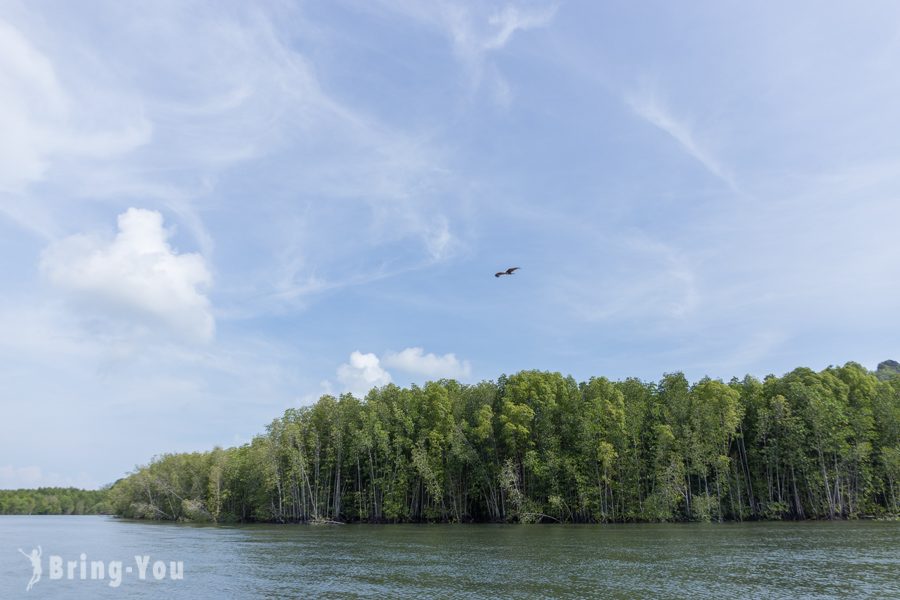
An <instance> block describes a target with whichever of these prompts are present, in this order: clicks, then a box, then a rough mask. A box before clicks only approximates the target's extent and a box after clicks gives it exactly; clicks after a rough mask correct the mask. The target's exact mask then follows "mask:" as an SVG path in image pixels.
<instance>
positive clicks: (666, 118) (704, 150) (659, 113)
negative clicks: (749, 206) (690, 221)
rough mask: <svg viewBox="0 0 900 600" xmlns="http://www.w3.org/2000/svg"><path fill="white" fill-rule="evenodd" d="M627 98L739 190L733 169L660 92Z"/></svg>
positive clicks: (690, 152)
mask: <svg viewBox="0 0 900 600" xmlns="http://www.w3.org/2000/svg"><path fill="white" fill-rule="evenodd" d="M625 100H626V103H627V104H628V106H629V107H630V108H631V110H632V111H634V113H635V114H636V115H637V116H639V117H641V118H642V119H644V120H646V121H647V122H648V123H650V124H651V125H653V126H655V127H657V128H659V129H660V130H662V131H663V132H665V133H667V134H668V135H670V136H671V137H672V138H673V139H674V140H675V141H677V142H678V143H679V144H680V145H681V147H682V149H683V150H684V151H685V152H687V153H688V154H689V155H690V156H691V157H693V158H694V159H695V160H696V161H697V162H699V163H700V164H701V165H703V167H704V168H705V169H706V170H707V171H709V172H710V173H712V174H713V175H714V176H716V177H717V178H718V179H720V180H721V181H723V182H725V183H726V184H727V185H728V187H729V188H731V189H732V190H733V191H736V192H737V191H739V190H738V186H737V184H736V182H735V180H734V176H733V174H732V173H731V172H730V170H729V169H728V168H727V167H726V166H725V165H723V164H722V162H721V161H720V160H719V158H718V157H717V156H715V155H714V154H713V153H712V152H711V151H710V149H709V147H708V146H707V145H706V144H704V143H703V142H702V141H701V140H700V139H698V137H697V134H696V132H695V131H694V128H693V127H692V126H691V125H690V124H689V123H688V122H687V121H685V120H684V119H680V118H677V117H676V116H675V115H673V114H672V111H671V110H670V109H669V107H668V106H666V105H665V103H664V102H663V101H662V100H660V99H659V97H658V96H657V95H656V94H653V93H650V92H643V93H640V94H631V95H629V96H627V97H626V99H625Z"/></svg>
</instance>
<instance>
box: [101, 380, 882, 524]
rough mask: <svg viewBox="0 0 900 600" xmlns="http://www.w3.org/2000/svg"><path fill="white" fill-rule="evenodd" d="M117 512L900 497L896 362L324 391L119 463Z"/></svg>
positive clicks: (575, 506)
mask: <svg viewBox="0 0 900 600" xmlns="http://www.w3.org/2000/svg"><path fill="white" fill-rule="evenodd" d="M110 499H111V502H112V503H113V506H114V509H115V511H116V512H117V513H118V514H121V515H123V516H127V517H137V518H154V519H172V520H182V519H191V520H212V521H225V520H238V521H275V522H304V521H322V520H336V521H369V522H398V521H457V522H458V521H519V522H529V521H531V522H533V521H566V522H610V521H665V520H725V519H734V520H737V519H784V518H789V519H804V518H817V519H818V518H855V517H861V516H869V515H876V516H885V515H897V514H898V513H900V377H889V378H884V379H881V378H880V377H877V376H876V375H875V374H873V373H871V372H869V371H867V370H866V369H864V368H863V367H861V366H860V365H858V364H855V363H848V364H847V365H845V366H843V367H830V368H828V369H825V370H824V371H822V372H820V373H816V372H814V371H812V370H810V369H806V368H800V369H796V370H795V371H792V372H791V373H788V374H787V375H785V376H783V377H775V376H769V377H767V378H766V379H765V380H764V381H759V380H757V379H755V378H753V377H749V376H748V377H745V378H744V379H743V380H737V379H735V380H732V381H731V382H730V383H723V382H722V381H717V380H712V379H703V380H701V381H699V382H696V383H694V384H693V385H691V384H690V383H689V382H688V381H687V379H685V377H684V376H683V375H682V374H680V373H675V374H669V375H666V376H664V377H663V378H662V380H661V381H660V382H659V383H645V382H642V381H639V380H637V379H627V380H625V381H620V382H612V381H609V380H607V379H605V378H602V377H600V378H593V379H591V380H590V381H587V382H585V383H580V384H579V383H577V382H576V381H575V380H574V379H572V378H571V377H564V376H562V375H560V374H559V373H546V372H538V371H524V372H521V373H517V374H515V375H512V376H509V377H507V376H502V377H500V379H499V380H498V381H497V382H496V383H495V382H482V383H478V384H475V385H461V384H459V383H457V382H455V381H439V382H434V383H428V384H426V385H425V386H424V387H415V386H414V387H412V388H411V389H401V388H399V387H396V386H394V385H388V386H385V387H383V388H380V389H375V390H372V391H371V392H370V393H369V394H368V395H367V397H366V399H365V401H361V400H359V399H357V398H355V397H353V396H351V395H343V396H341V397H340V398H334V397H332V396H323V397H322V398H321V399H320V400H319V401H318V402H317V403H316V404H315V405H313V406H310V407H305V408H292V409H289V410H287V411H286V412H285V413H284V415H283V416H282V417H281V418H278V419H275V420H274V421H272V423H271V424H270V425H269V426H268V427H267V430H266V433H265V434H263V435H260V436H258V437H256V438H255V439H254V440H253V441H252V442H251V443H249V444H246V445H244V446H241V447H238V448H229V449H219V448H217V449H215V450H213V451H211V452H206V453H194V454H170V455H164V456H161V457H159V458H157V459H156V460H154V461H153V462H152V463H151V464H150V465H148V466H145V467H143V468H140V469H138V470H137V471H136V472H134V473H133V474H131V475H129V476H128V477H127V478H125V479H123V480H120V481H119V482H118V483H117V484H116V485H115V486H114V487H113V489H112V490H111V492H110Z"/></svg>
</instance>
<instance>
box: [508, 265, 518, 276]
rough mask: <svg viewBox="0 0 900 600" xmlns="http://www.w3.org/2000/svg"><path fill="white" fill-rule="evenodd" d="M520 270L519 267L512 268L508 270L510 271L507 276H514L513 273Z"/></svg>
mask: <svg viewBox="0 0 900 600" xmlns="http://www.w3.org/2000/svg"><path fill="white" fill-rule="evenodd" d="M518 270H519V267H510V268H508V269H507V270H506V274H507V275H512V274H513V271H518Z"/></svg>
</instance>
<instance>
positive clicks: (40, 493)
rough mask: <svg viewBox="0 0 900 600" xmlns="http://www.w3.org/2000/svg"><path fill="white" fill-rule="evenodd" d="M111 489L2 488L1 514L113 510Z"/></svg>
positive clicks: (73, 512) (0, 498) (78, 513)
mask: <svg viewBox="0 0 900 600" xmlns="http://www.w3.org/2000/svg"><path fill="white" fill-rule="evenodd" d="M106 493H107V490H105V489H104V490H79V489H76V488H38V489H35V490H0V515H98V514H107V513H109V512H110V507H109V504H108V503H107V502H106Z"/></svg>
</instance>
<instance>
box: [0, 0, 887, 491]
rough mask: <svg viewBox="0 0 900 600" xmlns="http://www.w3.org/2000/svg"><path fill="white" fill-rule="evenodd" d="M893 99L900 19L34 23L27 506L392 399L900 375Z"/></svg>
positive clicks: (185, 14) (275, 12)
mask: <svg viewBox="0 0 900 600" xmlns="http://www.w3.org/2000/svg"><path fill="white" fill-rule="evenodd" d="M898 72H900V6H898V5H897V4H896V3H894V2H867V3H865V4H863V5H854V6H851V5H849V4H846V3H828V2H825V3H823V2H796V3H790V6H785V5H784V3H776V2H762V3H753V4H752V5H749V4H747V3H738V2H719V1H716V2H692V3H679V4H678V5H676V4H673V3H670V2H655V3H642V4H640V5H637V4H635V3H626V2H604V3H594V2H575V1H572V2H556V3H550V2H538V1H535V2H499V3H495V2H474V3H469V4H466V3H453V2H444V1H440V0H435V1H431V2H412V1H406V0H396V1H394V0H378V1H371V0H370V1H366V2H350V1H328V2H252V3H247V2H233V3H229V2H209V3H204V2H174V1H173V2H163V1H160V2H145V3H137V2H133V3H122V2H99V1H96V2H88V3H79V4H78V5H77V6H76V5H75V4H73V3H70V2H62V1H59V2H52V1H38V2H16V1H9V0H7V1H6V2H3V3H2V4H0V132H2V134H0V256H2V258H0V290H2V294H0V331H2V335H0V402H2V410H3V418H2V419H0V487H18V486H37V485H78V486H88V487H91V486H96V485H101V484H103V483H107V482H111V481H113V480H115V479H116V478H117V477H119V476H121V475H122V474H124V473H125V472H127V471H128V470H130V469H131V468H133V467H134V466H135V465H136V464H142V463H145V462H147V461H148V460H149V459H150V458H151V457H152V456H153V455H155V454H158V453H162V452H171V451H187V450H201V449H208V448H210V447H212V446H213V445H216V444H219V445H233V444H239V443H243V442H245V441H247V440H249V439H250V437H251V436H252V435H253V434H255V433H258V432H260V431H262V429H263V427H264V425H265V424H266V423H267V422H268V421H269V420H270V419H271V418H273V417H275V416H277V415H279V414H280V413H281V412H282V411H283V410H284V409H285V408H287V407H291V406H299V405H304V404H308V403H310V402H312V401H313V400H314V399H315V398H317V397H318V396H319V395H320V394H322V393H326V392H331V393H340V392H343V391H354V392H357V393H359V392H362V391H364V390H366V389H367V388H368V387H370V386H372V385H381V384H384V383H387V382H388V381H392V382H395V383H398V384H401V385H406V384H409V383H422V382H424V381H426V380H428V379H433V378H438V377H456V378H458V379H461V380H463V381H466V382H475V381H479V380H481V379H486V378H490V379H492V378H495V377H496V376H498V375H499V374H501V373H504V372H507V373H509V372H514V371H517V370H520V369H528V368H539V369H547V370H559V371H562V372H564V373H570V374H572V375H574V376H575V377H577V378H579V379H586V378H588V377H590V376H592V375H606V376H609V377H612V378H616V379H618V378H624V377H628V376H639V377H642V378H645V379H651V380H655V379H658V378H659V377H660V376H661V375H662V374H663V373H665V372H671V371H675V370H681V371H684V372H685V373H686V374H687V375H688V376H689V377H690V378H692V379H696V378H699V377H702V376H704V375H710V376H713V377H721V378H724V379H728V378H730V377H731V376H733V375H738V376H742V375H743V374H745V373H752V374H755V375H758V376H764V375H766V374H767V373H777V374H780V373H783V372H785V371H787V370H790V369H792V368H794V367H796V366H798V365H807V366H810V367H813V368H816V369H821V368H824V367H826V366H827V365H829V364H840V363H843V362H845V361H848V360H856V361H859V362H861V363H862V364H864V365H866V366H868V367H870V368H874V366H875V365H876V364H877V362H879V361H880V360H883V359H885V358H891V357H894V358H900V352H898V348H897V340H898V339H900V320H898V319H897V314H898V309H900V299H898V292H900V244H898V242H897V231H898V223H900V202H898V201H900V101H898V98H900V77H897V73H898ZM514 265H515V266H520V267H521V271H520V272H519V273H517V274H516V275H515V276H513V277H505V278H501V279H495V278H494V277H493V276H492V275H493V273H494V271H496V270H500V269H504V268H506V267H508V266H514Z"/></svg>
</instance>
